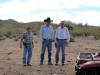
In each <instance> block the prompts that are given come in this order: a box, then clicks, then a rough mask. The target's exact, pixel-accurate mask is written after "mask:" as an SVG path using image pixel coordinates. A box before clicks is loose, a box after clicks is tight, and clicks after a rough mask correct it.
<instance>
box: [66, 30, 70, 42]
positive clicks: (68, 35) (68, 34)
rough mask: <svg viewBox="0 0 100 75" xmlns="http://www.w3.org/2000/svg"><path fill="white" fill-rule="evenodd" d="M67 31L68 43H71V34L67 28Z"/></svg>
mask: <svg viewBox="0 0 100 75" xmlns="http://www.w3.org/2000/svg"><path fill="white" fill-rule="evenodd" d="M66 30H67V41H68V42H69V41H70V33H69V30H68V28H66Z"/></svg>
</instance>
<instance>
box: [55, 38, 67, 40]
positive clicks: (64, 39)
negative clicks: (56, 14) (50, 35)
mask: <svg viewBox="0 0 100 75" xmlns="http://www.w3.org/2000/svg"><path fill="white" fill-rule="evenodd" d="M56 40H67V39H58V38H56Z"/></svg>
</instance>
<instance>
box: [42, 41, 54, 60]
mask: <svg viewBox="0 0 100 75" xmlns="http://www.w3.org/2000/svg"><path fill="white" fill-rule="evenodd" d="M44 42H45V43H43V44H42V51H41V59H40V62H43V61H44V55H45V50H46V47H47V48H48V62H51V55H52V54H51V51H52V41H51V40H44Z"/></svg>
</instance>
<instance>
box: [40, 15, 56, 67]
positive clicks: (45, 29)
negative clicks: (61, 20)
mask: <svg viewBox="0 0 100 75" xmlns="http://www.w3.org/2000/svg"><path fill="white" fill-rule="evenodd" d="M44 22H45V25H43V26H42V27H41V29H40V39H41V41H42V51H41V58H40V65H43V61H44V54H45V50H46V48H48V65H52V62H51V55H52V53H51V51H52V42H53V41H54V39H55V37H54V30H53V27H52V26H51V25H50V23H51V22H52V20H51V19H50V18H49V17H48V18H47V19H45V20H44Z"/></svg>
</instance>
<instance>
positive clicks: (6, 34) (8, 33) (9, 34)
mask: <svg viewBox="0 0 100 75" xmlns="http://www.w3.org/2000/svg"><path fill="white" fill-rule="evenodd" d="M4 35H5V36H6V37H10V36H11V35H12V33H11V32H10V31H8V32H6V33H5V34H4Z"/></svg>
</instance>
